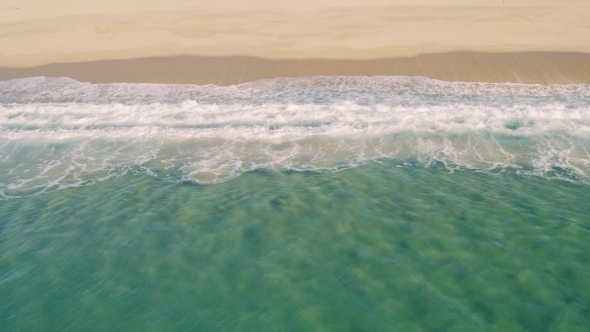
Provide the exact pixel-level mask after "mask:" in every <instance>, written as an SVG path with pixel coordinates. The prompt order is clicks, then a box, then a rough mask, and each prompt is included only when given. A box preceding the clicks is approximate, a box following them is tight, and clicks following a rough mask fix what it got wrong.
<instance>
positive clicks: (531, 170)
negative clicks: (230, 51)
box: [0, 77, 590, 199]
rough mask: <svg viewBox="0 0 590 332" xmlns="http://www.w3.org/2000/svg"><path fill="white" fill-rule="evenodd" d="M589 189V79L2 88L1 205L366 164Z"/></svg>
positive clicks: (68, 83)
mask: <svg viewBox="0 0 590 332" xmlns="http://www.w3.org/2000/svg"><path fill="white" fill-rule="evenodd" d="M372 161H376V162H380V161H392V162H394V163H395V164H396V165H397V166H398V167H406V166H419V167H427V168H428V167H437V168H444V169H446V170H448V171H449V172H455V171H458V170H464V171H478V172H489V173H493V174H497V173H502V172H504V171H510V172H515V173H517V174H519V175H521V176H541V177H545V178H549V179H559V180H565V181H570V182H575V183H583V184H589V183H590V86H587V85H522V84H486V83H449V82H442V81H436V80H431V79H426V78H420V77H309V78H277V79H271V80H262V81H256V82H252V83H245V84H240V85H236V86H229V87H217V86H213V85H209V86H197V85H165V84H127V83H121V84H90V83H82V82H78V81H75V80H72V79H69V78H45V77H34V78H26V79H16V80H11V81H5V82H0V199H10V198H18V197H24V196H28V195H38V194H42V193H47V192H52V191H55V190H59V189H63V188H69V187H79V186H85V185H90V184H95V183H97V182H101V181H104V180H107V179H111V178H113V177H118V176H121V175H123V174H127V173H129V172H131V173H137V174H147V175H149V176H153V177H157V178H161V179H165V180H166V181H178V182H182V181H189V182H195V183H203V184H207V183H217V182H222V181H227V180H229V179H232V178H235V177H236V176H239V175H240V174H242V173H243V172H246V171H253V170H257V169H267V170H276V171H284V170H294V171H318V172H324V171H337V170H341V169H347V168H350V167H357V166H359V165H363V164H365V163H367V162H372Z"/></svg>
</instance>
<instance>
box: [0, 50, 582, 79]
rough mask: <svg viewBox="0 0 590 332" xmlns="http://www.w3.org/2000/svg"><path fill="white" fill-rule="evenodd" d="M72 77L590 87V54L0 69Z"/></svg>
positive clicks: (166, 60)
mask: <svg viewBox="0 0 590 332" xmlns="http://www.w3.org/2000/svg"><path fill="white" fill-rule="evenodd" d="M34 76H47V77H69V78H72V79H75V80H78V81H81V82H90V83H162V84H164V83H165V84H198V85H205V84H214V85H219V86H227V85H234V84H239V83H245V82H251V81H255V80H259V79H267V78H275V77H305V76H423V77H427V78H432V79H438V80H442V81H450V82H488V83H526V84H590V53H573V52H572V53H570V52H510V53H484V52H450V53H439V54H422V55H418V56H413V57H398V58H388V59H374V60H332V59H306V60H298V59H292V60H285V59H264V58H257V57H248V56H219V57H209V56H171V57H148V58H137V59H129V60H103V61H88V62H78V63H56V64H47V65H42V66H38V67H29V68H6V67H4V68H0V80H2V81H6V80H10V79H15V78H25V77H34Z"/></svg>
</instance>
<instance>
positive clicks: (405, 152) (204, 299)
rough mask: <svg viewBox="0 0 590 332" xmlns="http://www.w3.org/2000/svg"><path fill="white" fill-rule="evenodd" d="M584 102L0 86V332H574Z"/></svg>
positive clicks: (444, 94) (570, 91)
mask: <svg viewBox="0 0 590 332" xmlns="http://www.w3.org/2000/svg"><path fill="white" fill-rule="evenodd" d="M589 96H590V92H589V90H588V87H586V86H524V85H508V84H507V85H502V84H500V85H498V84H497V85H484V84H452V83H442V82H437V81H432V80H426V79H412V78H376V79H359V78H310V79H306V80H302V79H297V80H272V81H264V82H256V83H251V84H249V85H241V86H237V87H231V88H217V87H197V86H157V85H156V86H154V85H137V84H129V85H88V84H81V83H78V82H75V81H72V80H68V79H44V78H33V79H26V80H18V81H9V82H0V102H2V104H1V108H0V125H2V128H1V130H0V195H1V197H2V200H1V201H0V221H1V222H0V299H1V300H0V330H6V331H31V330H43V331H63V330H68V329H69V330H74V331H78V330H80V331H82V330H83V331H114V330H116V331H145V330H150V331H170V330H203V331H227V330H235V331H250V330H251V331H260V330H274V331H283V330H285V331H319V330H325V331H391V330H400V331H588V330H589V329H590V254H589V253H590V242H589V241H588V238H589V236H590V217H588V216H589V215H590V204H589V203H588V202H589V201H590V186H589V175H590V167H589V166H590V157H589V154H588V151H590V134H589V133H590V130H589V129H590V97H589Z"/></svg>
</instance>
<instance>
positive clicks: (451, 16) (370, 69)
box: [0, 0, 590, 84]
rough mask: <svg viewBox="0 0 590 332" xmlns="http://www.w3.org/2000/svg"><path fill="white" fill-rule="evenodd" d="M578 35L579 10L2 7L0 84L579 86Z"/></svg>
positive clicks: (294, 5) (589, 42) (583, 18)
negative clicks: (422, 81)
mask: <svg viewBox="0 0 590 332" xmlns="http://www.w3.org/2000/svg"><path fill="white" fill-rule="evenodd" d="M589 36H590V1H585V0H561V1H556V0H552V1H548V0H471V1H466V0H413V1H410V0H362V1H361V0H342V1H334V0H313V1H312V0H301V1H295V0H283V1H276V0H272V1H271V0H216V1H210V0H168V1H161V0H3V1H1V2H0V68H1V69H0V79H8V78H13V77H24V76H31V75H45V76H50V75H51V76H69V77H72V78H77V79H81V80H85V81H93V82H114V81H116V82H122V81H128V82H138V81H140V82H167V83H216V84H232V83H237V82H242V81H246V80H252V79H258V78H266V77H273V76H301V75H421V76H427V77H432V78H439V79H445V80H463V81H474V80H481V81H494V82H496V81H505V82H528V83H565V82H578V83H590V79H589V76H590V68H589V67H590V63H589V56H588V55H587V54H586V53H590V37H589ZM466 51H467V52H466ZM130 59H134V60H130ZM313 59H316V60H313ZM317 59H322V60H317ZM111 60H114V61H111Z"/></svg>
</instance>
